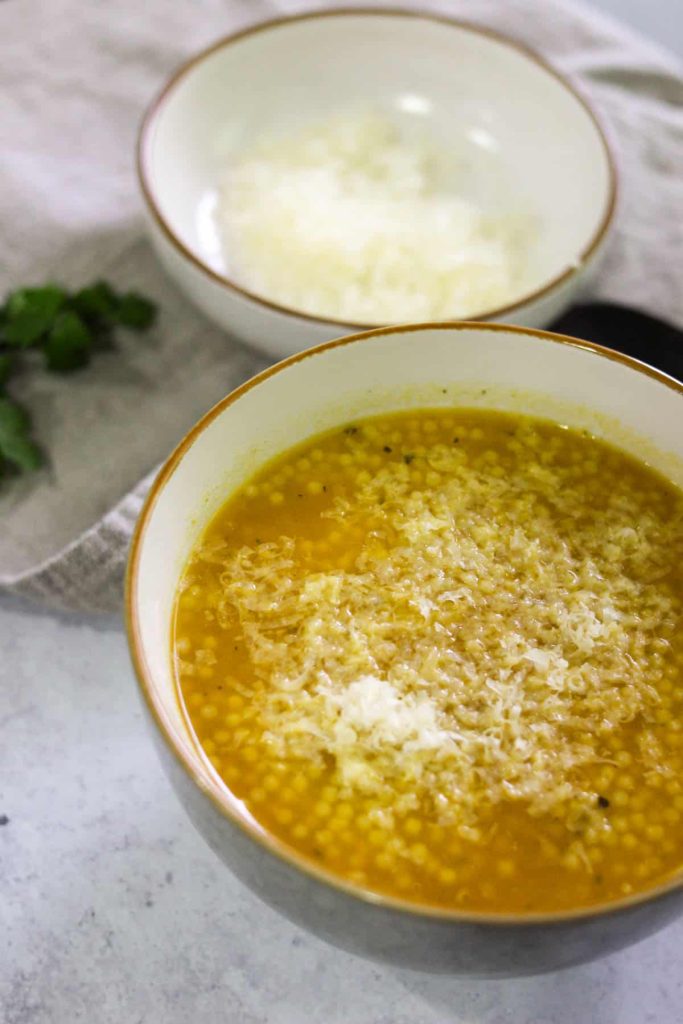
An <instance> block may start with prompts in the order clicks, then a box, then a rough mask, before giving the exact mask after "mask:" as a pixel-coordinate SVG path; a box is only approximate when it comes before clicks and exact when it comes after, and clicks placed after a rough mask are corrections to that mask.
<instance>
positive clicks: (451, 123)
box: [138, 9, 617, 357]
mask: <svg viewBox="0 0 683 1024" xmlns="http://www.w3.org/2000/svg"><path fill="white" fill-rule="evenodd" d="M138 171H139V180H140V186H141V192H142V196H143V200H144V203H145V208H146V213H147V223H148V228H149V234H150V238H151V241H152V243H153V245H154V247H155V249H156V251H157V253H158V255H159V257H160V259H161V261H162V263H163V264H164V266H165V267H166V269H167V271H168V272H169V274H170V275H171V276H172V278H173V279H174V280H175V281H176V282H177V284H178V286H179V287H180V288H181V289H182V290H183V291H184V292H185V293H186V294H187V295H188V297H189V298H190V299H191V300H192V301H193V302H194V303H195V304H196V305H197V306H198V307H199V308H200V309H201V310H202V311H203V312H204V313H205V314H207V315H208V316H209V317H210V318H211V319H212V320H214V321H215V322H216V323H217V324H219V325H220V326H221V327H223V328H225V329H226V330H227V331H228V332H230V333H231V334H233V335H235V336H237V337H239V338H241V339H243V340H245V341H247V342H248V343H250V344H252V345H255V346H257V347H259V348H261V349H263V350H265V351H267V352H268V353H270V354H272V355H274V356H277V357H281V356H287V355H290V354H291V353H293V352H295V351H299V350H301V349H302V348H305V347H307V346H309V345H314V344H317V343H320V342H322V341H326V340H329V339H330V338H334V337H338V336H339V335H340V334H344V333H348V332H349V331H352V330H355V331H358V330H363V329H368V328H371V327H374V326H380V325H383V324H387V323H392V322H398V321H403V322H415V321H418V320H420V321H422V320H435V319H440V320H445V319H460V320H462V319H468V320H492V321H497V320H498V321H504V322H511V323H519V324H526V325H529V326H532V327H544V326H546V325H547V324H549V323H550V322H551V321H552V320H553V319H555V318H556V317H557V316H559V315H560V313H561V312H562V311H563V310H564V309H565V308H566V307H567V306H568V305H569V303H570V302H571V301H572V300H573V299H574V298H575V297H576V295H577V292H578V291H579V289H581V288H582V287H583V285H584V284H585V283H586V281H587V279H588V276H589V275H590V274H591V273H592V272H593V271H594V270H595V269H596V267H597V265H598V262H599V259H600V257H601V255H602V253H603V251H604V248H605V243H606V240H607V237H608V234H609V229H610V226H611V223H612V221H613V217H614V209H615V199H616V192H617V183H616V171H615V167H614V161H613V159H612V156H611V154H610V148H609V145H608V142H607V139H606V137H605V133H604V130H603V128H602V127H601V126H600V124H599V122H598V120H597V118H596V116H595V113H594V112H593V111H592V110H591V108H590V107H589V105H588V104H587V102H586V101H585V99H584V98H583V97H582V96H581V95H580V94H579V92H577V90H576V88H575V87H574V85H573V84H572V83H570V82H569V81H568V80H567V79H565V78H563V77H562V76H561V75H559V74H558V73H557V72H556V71H555V70H554V69H553V68H551V67H550V66H548V65H547V64H546V63H545V62H544V61H543V60H542V59H541V58H540V57H539V56H538V55H537V54H535V53H532V52H531V51H529V50H527V49H525V48H524V47H523V46H521V45H520V44H519V43H517V42H516V41H515V40H512V39H508V38H506V37H504V36H502V35H499V34H497V33H494V32H492V31H491V30H489V29H488V28H486V27H484V26H477V25H472V24H469V23H465V22H457V21H455V20H451V19H448V18H445V17H442V16H439V15H434V14H429V13H426V12H419V11H417V10H416V11H410V10H398V9H396V10H391V11H389V10H386V9H385V10H381V9H377V10H372V9H364V10H358V9H355V10H354V9H348V10H332V11H316V12H307V13H305V14H300V15H296V16H294V17H292V18H284V19H278V20H275V21H269V22H263V23H261V24H257V25H255V26H251V27H250V28H248V29H246V30H243V31H241V32H239V33H237V34H235V35H232V36H230V37H228V38H226V39H223V40H220V41H218V42H217V43H215V44H214V45H213V46H211V47H210V48H209V49H207V50H205V51H204V52H202V53H200V54H198V55H196V56H194V57H193V58H192V59H190V60H189V61H188V62H187V63H186V64H185V65H184V66H183V67H182V68H180V69H179V70H178V71H177V72H176V74H174V75H173V77H172V78H171V79H170V81H169V82H168V83H167V84H166V85H165V86H164V88H163V89H162V91H161V93H160V95H159V96H158V97H157V98H156V99H155V100H154V101H153V102H152V104H151V105H150V107H149V110H148V111H147V113H146V115H145V118H144V121H143V125H142V128H141V132H140V136H139V144H138Z"/></svg>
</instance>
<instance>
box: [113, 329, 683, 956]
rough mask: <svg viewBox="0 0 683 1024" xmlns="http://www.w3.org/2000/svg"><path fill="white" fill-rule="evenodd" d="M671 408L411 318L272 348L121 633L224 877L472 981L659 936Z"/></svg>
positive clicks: (147, 535)
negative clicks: (295, 351) (287, 352)
mask: <svg viewBox="0 0 683 1024" xmlns="http://www.w3.org/2000/svg"><path fill="white" fill-rule="evenodd" d="M682 413H683V386H681V385H680V384H679V383H677V382H676V381H674V380H672V379H671V378H668V377H666V376H665V375H664V374H662V373H660V372H659V371H656V370H654V369H651V368H650V367H648V366H645V365H644V364H641V363H638V362H636V361H635V360H633V359H630V358H629V357H626V356H622V355H619V354H617V353H615V352H611V351H609V350H607V349H602V348H599V347H597V346H595V345H592V344H589V343H586V342H582V341H576V340H573V339H570V338H566V337H561V336H558V335H553V334H549V333H545V332H540V331H533V330H531V329H524V328H519V327H507V326H503V325H484V324H468V323H455V324H454V323H449V324H439V323H437V324H427V325H422V326H409V327H408V326H406V327H397V328H385V329H380V330H376V331H372V332H366V333H362V334H358V335H353V336H350V337H347V338H343V339H341V340H339V341H334V342H330V343H327V344H324V345H322V346H319V347H318V348H314V349H311V350H309V351H307V352H304V353H302V354H300V355H298V356H293V357H291V358H290V359H288V360H286V361H284V362H282V363H280V364H278V365H276V366H275V367H272V368H270V369H268V370H266V371H265V372H264V373H262V374H261V375H260V376H258V377H256V378H254V379H253V380H251V381H249V382H248V383H247V384H244V385H243V386H242V387H240V388H238V389H237V390H236V391H235V392H233V393H232V394H231V395H229V396H228V397H227V398H225V399H224V400H223V401H222V402H220V403H219V404H218V405H217V406H216V407H215V408H214V409H212V410H211V411H210V412H209V413H208V414H207V415H206V416H205V417H204V419H202V420H201V421H200V422H199V423H198V424H197V426H196V427H195V428H194V429H193V430H192V431H190V433H189V434H188V436H187V437H186V438H185V440H184V441H183V442H182V443H181V444H180V446H179V447H178V448H177V449H176V451H175V452H174V453H173V454H172V455H171V457H170V458H169V460H168V461H167V463H166V464H165V466H164V467H163V469H162V470H161V472H160V474H159V476H158V478H157V480H156V482H155V484H154V485H153V487H152V490H151V493H150V495H149V498H148V500H147V503H146V505H145V507H144V510H143V512H142V514H141V517H140V520H139V524H138V527H137V532H136V535H135V539H134V541H133V545H132V551H131V556H130V564H129V572H128V582H127V597H126V601H127V615H128V630H129V642H130V647H131V652H132V658H133V663H134V667H135V671H136V673H137V676H138V680H139V683H140V688H141V692H142V696H143V698H144V705H145V708H146V709H147V712H148V717H149V720H150V723H151V729H152V734H153V736H154V738H155V740H156V744H157V747H158V748H159V751H160V753H161V757H162V760H163V763H164V765H165V767H166V769H167V771H168V773H169V776H170V779H171V782H172V784H173V786H174V788H175V790H176V792H177V794H178V796H179V798H180V800H181V802H182V804H183V806H184V807H185V809H186V811H187V813H188V815H189V818H190V819H191V821H192V822H193V823H194V825H195V826H196V827H197V829H198V830H199V831H200V833H201V834H202V835H203V836H204V837H205V839H206V840H207V842H208V843H209V844H210V845H211V847H212V848H213V849H214V850H215V851H216V853H217V854H218V855H219V857H220V858H221V859H222V860H223V861H224V862H225V863H226V864H227V866H228V867H229V868H230V869H231V870H232V871H233V872H234V873H235V874H236V875H237V876H238V877H239V878H240V879H241V880H242V881H243V882H244V884H246V885H247V886H249V887H250V888H251V889H253V890H254V891H255V892H256V893H257V894H258V895H259V896H260V897H261V898H262V899H263V900H265V901H266V902H267V903H269V904H270V905H271V906H273V907H275V908H276V909H278V910H279V911H280V912H281V913H283V914H284V915H286V916H287V917H289V918H290V919H291V920H293V921H295V922H297V923H298V924H299V925H301V926H303V927H305V928H308V929H310V930H311V931H312V932H314V933H315V934H317V935H319V936H321V937H323V938H324V939H327V940H328V941H330V942H332V943H334V944H336V945H338V946H340V947H343V948H344V949H347V950H350V951H352V952H354V953H357V954H360V955H363V956H367V957H370V958H374V959H377V960H381V961H385V962H389V963H393V964H398V965H402V966H407V967H413V968H418V969H422V970H427V971H440V972H451V973H454V974H472V975H482V976H503V975H518V974H528V973H535V972H541V971H548V970H553V969H556V968H560V967H565V966H568V965H571V964H576V963H580V962H582V961H586V960H589V959H592V958H595V957H599V956H602V955H604V954H606V953H609V952H613V951H615V950H617V949H620V948H622V947H624V946H626V945H628V944H630V943H632V942H635V941H637V940H638V939H640V938H643V937H644V936H646V935H648V934H649V933H651V932H653V931H655V930H656V929H658V928H660V927H662V926H663V925H664V924H666V923H667V922H668V921H671V920H672V919H673V918H675V917H676V916H677V915H678V914H680V912H681V910H683V884H682V883H683V874H682V872H681V866H682V858H683V855H682V848H683V847H682V842H681V840H682V838H683V785H682V779H683V731H682V730H681V721H682V720H683V716H681V702H682V700H683V636H682V634H681V629H680V621H681V610H682V609H681V597H682V594H681V590H682V588H681V565H682V564H683V558H682V557H681V555H682V554H683V494H682V492H681V486H682V485H683V432H682V431H681V415H682Z"/></svg>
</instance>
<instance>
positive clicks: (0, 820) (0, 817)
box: [0, 814, 9, 825]
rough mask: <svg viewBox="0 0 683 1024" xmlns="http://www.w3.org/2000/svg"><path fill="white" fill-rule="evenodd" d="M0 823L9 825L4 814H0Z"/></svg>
mask: <svg viewBox="0 0 683 1024" xmlns="http://www.w3.org/2000/svg"><path fill="white" fill-rule="evenodd" d="M0 825H9V818H8V817H7V815H6V814H0Z"/></svg>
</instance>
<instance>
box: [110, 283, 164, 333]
mask: <svg viewBox="0 0 683 1024" xmlns="http://www.w3.org/2000/svg"><path fill="white" fill-rule="evenodd" d="M156 315H157V308H156V306H155V305H154V303H153V302H150V301H149V299H146V298H145V297H144V296H143V295H139V294H138V293H137V292H127V293H126V294H125V295H122V296H121V298H120V299H119V305H118V309H117V312H116V320H117V323H119V324H121V326H122V327H129V328H130V329H131V330H133V331H146V330H147V328H148V327H151V326H152V324H153V323H154V321H155V320H156Z"/></svg>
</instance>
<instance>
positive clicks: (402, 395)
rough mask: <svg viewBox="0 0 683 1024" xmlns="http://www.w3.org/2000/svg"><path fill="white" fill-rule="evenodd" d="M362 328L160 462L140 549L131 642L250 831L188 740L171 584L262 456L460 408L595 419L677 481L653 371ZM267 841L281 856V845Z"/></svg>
mask: <svg viewBox="0 0 683 1024" xmlns="http://www.w3.org/2000/svg"><path fill="white" fill-rule="evenodd" d="M359 337H360V339H361V340H355V341H354V340H353V339H352V340H351V341H346V342H345V341H342V342H340V343H331V344H330V345H328V346H323V347H321V348H320V349H318V350H312V351H310V352H308V353H304V354H303V355H301V356H298V357H293V358H292V359H290V360H289V361H287V362H286V363H284V364H281V366H280V368H275V369H274V370H269V371H266V373H265V374H263V375H262V376H261V377H260V378H257V379H256V383H255V384H247V385H245V386H244V387H243V388H242V389H240V390H239V391H238V392H236V393H235V394H234V396H232V397H229V398H228V399H226V400H224V402H223V403H221V405H219V406H217V407H216V408H215V409H214V410H213V411H212V412H211V413H209V414H208V416H207V417H206V418H205V420H204V421H203V422H202V423H201V424H200V425H199V426H198V427H197V428H196V429H195V431H194V432H192V433H191V434H190V435H189V436H188V438H187V439H186V440H185V442H184V443H183V444H182V445H181V446H180V448H179V449H178V450H177V452H176V453H175V454H174V455H173V456H172V457H171V459H170V460H169V463H168V464H167V465H166V467H165V469H164V470H162V473H161V475H160V478H159V481H158V483H157V485H156V488H155V492H154V494H153V497H152V499H151V501H150V504H149V506H148V508H147V510H146V512H145V514H144V515H143V517H142V521H141V526H140V528H139V534H138V538H137V541H136V543H135V544H134V549H133V556H132V562H131V570H130V576H129V588H130V589H129V614H130V617H131V625H132V634H131V639H132V642H133V649H134V657H135V660H136V662H137V665H138V670H139V673H140V675H141V676H142V677H144V689H145V691H146V695H147V698H148V701H149V702H150V704H151V706H152V708H153V710H154V713H155V715H156V717H157V718H158V720H159V722H160V724H161V726H162V731H163V732H164V733H165V734H166V739H167V741H168V742H170V745H171V747H172V748H174V749H175V752H176V753H177V754H178V755H179V756H180V758H181V760H182V761H183V762H184V765H185V767H186V768H187V769H188V770H189V771H190V773H191V774H192V775H193V777H194V778H195V780H196V781H198V782H199V783H200V785H201V786H202V787H203V788H205V789H206V790H207V791H209V792H210V793H211V794H212V795H213V796H214V798H215V800H216V801H217V802H218V803H219V804H221V805H222V806H223V807H224V808H226V809H228V811H229V813H231V814H232V815H233V816H234V817H235V818H237V819H238V820H241V821H242V822H243V824H244V825H245V827H246V828H247V829H249V830H253V831H254V833H256V832H257V831H260V830H258V828H257V826H256V825H255V824H254V823H253V822H251V821H250V820H249V819H248V817H247V814H246V811H245V810H244V807H243V805H242V804H241V803H240V802H239V801H237V800H236V799H235V798H233V797H232V796H231V794H230V793H229V792H228V791H227V789H226V788H225V786H224V784H223V783H222V782H221V780H220V779H219V777H218V776H217V775H216V773H215V772H214V770H213V768H212V767H211V764H210V763H209V761H208V760H207V759H206V758H205V757H204V755H203V753H202V751H201V749H200V748H199V746H198V745H197V744H196V743H195V741H194V739H193V736H192V733H191V731H190V728H189V726H188V725H187V722H186V720H185V718H184V716H183V714H182V712H181V709H180V707H179V704H178V700H177V695H176V689H175V683H174V678H173V673H172V666H171V653H170V650H171V622H172V611H173V603H174V597H175V590H176V587H177V584H178V580H179V576H180V573H181V571H182V568H183V565H184V563H185V562H186V560H187V557H188V555H189V553H190V550H191V548H192V546H193V544H194V543H195V541H196V540H197V538H198V535H199V534H200V533H201V532H202V531H203V529H204V528H205V526H206V525H207V523H208V521H209V520H210V518H211V517H212V516H213V514H214V513H215V512H216V511H217V509H218V508H219V507H220V505H221V504H222V503H223V502H224V501H225V500H226V498H227V497H228V496H229V494H230V492H231V491H232V490H234V489H235V488H236V487H237V486H239V485H240V484H241V483H242V482H243V481H244V480H245V479H246V478H247V477H248V476H249V475H250V474H251V473H252V471H253V470H254V469H255V468H256V467H257V466H258V465H259V464H261V463H262V462H263V461H264V460H266V459H268V458H270V457H272V456H274V455H275V454H277V453H279V452H281V451H283V450H284V449H286V448H288V447H289V446H290V445H293V444H295V443H297V442H299V441H301V440H303V439H304V438H306V437H308V436H310V435H311V434H313V433H315V432H317V431H322V430H325V429H328V428H331V427H334V426H337V425H340V424H343V423H347V422H349V421H350V420H352V419H353V418H355V417H359V416H364V415H372V414H378V413H382V412H388V411H391V410H397V409H406V408H419V407H426V406H432V407H434V406H454V405H460V406H470V407H479V408H497V409H508V410H516V411H523V412H530V413H534V414H537V415H543V416H549V417H552V418H554V419H556V420H559V421H560V422H563V423H566V424H569V425H572V426H575V427H583V428H587V429H589V430H591V431H593V432H594V433H596V434H598V435H599V436H602V437H605V438H607V439H609V440H611V441H613V442H614V443H617V444H619V445H620V446H621V447H623V448H625V449H627V450H629V451H631V452H633V453H634V454H635V455H637V456H638V457H640V458H642V459H645V460H646V461H648V462H649V463H650V464H652V465H654V466H655V467H656V468H658V469H660V471H662V472H664V473H665V474H666V475H667V476H668V477H669V478H670V479H672V480H673V481H675V482H677V483H678V484H679V485H683V433H682V432H681V430H680V422H681V411H682V410H683V388H681V386H680V385H676V384H675V383H674V382H671V383H670V384H667V383H666V382H665V380H664V379H663V378H661V377H658V376H656V375H655V374H654V371H652V372H651V373H647V372H642V371H639V370H637V369H636V368H634V364H632V363H629V362H627V361H623V360H621V359H620V358H619V357H617V356H615V355H609V356H606V355H601V354H598V353H597V352H596V351H594V350H592V349H591V348H586V347H579V346H580V345H581V343H578V342H577V343H568V342H567V341H565V342H564V343H563V342H562V341H558V340H552V338H553V336H543V335H541V334H538V333H536V334H534V333H530V332H527V331H525V330H524V329H521V328H508V327H502V326H497V325H467V324H465V325H453V324H450V325H440V326H434V327H420V328H397V329H386V330H385V331H380V332H371V334H370V335H361V336H359ZM261 839H262V841H263V842H265V844H266V845H268V846H270V848H271V849H274V850H280V851H281V849H282V848H281V846H280V845H279V843H278V842H277V841H275V840H273V839H269V838H268V837H267V836H266V837H264V836H263V835H261ZM318 873H320V872H318ZM323 874H324V872H323Z"/></svg>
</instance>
